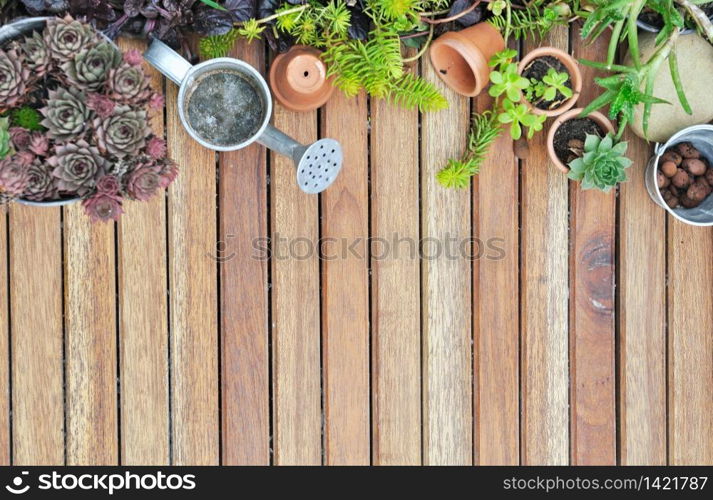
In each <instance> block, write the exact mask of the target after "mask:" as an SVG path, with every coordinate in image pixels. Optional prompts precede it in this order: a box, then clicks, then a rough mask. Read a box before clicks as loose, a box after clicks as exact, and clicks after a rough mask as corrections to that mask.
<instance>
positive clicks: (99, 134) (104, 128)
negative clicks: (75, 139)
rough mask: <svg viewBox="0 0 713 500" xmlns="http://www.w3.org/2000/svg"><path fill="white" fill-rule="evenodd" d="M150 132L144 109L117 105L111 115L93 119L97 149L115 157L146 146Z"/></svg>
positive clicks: (132, 152) (129, 154)
mask: <svg viewBox="0 0 713 500" xmlns="http://www.w3.org/2000/svg"><path fill="white" fill-rule="evenodd" d="M150 134H151V129H150V128H149V126H148V118H147V114H146V111H144V110H136V109H133V108H131V107H129V106H117V107H116V109H114V113H113V114H112V115H111V116H109V117H107V118H101V117H97V118H95V119H94V135H95V138H96V141H97V145H98V146H99V149H100V150H101V151H102V152H103V153H109V154H112V155H114V156H116V157H117V158H124V157H126V156H134V155H136V154H138V153H139V151H140V150H141V149H143V148H144V146H146V139H147V138H148V136H149V135H150Z"/></svg>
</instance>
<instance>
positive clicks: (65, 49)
mask: <svg viewBox="0 0 713 500" xmlns="http://www.w3.org/2000/svg"><path fill="white" fill-rule="evenodd" d="M43 39H44V41H45V45H46V46H47V49H48V50H49V51H50V53H51V54H52V57H53V58H54V59H56V60H58V61H62V62H64V61H69V60H71V59H72V58H74V56H75V55H76V54H77V53H78V52H80V51H81V50H82V49H84V48H85V47H86V46H87V45H88V44H90V43H91V42H93V41H95V40H96V39H97V34H96V32H95V31H94V29H93V28H92V27H91V26H90V25H88V24H86V23H83V22H80V21H76V20H74V19H72V18H71V17H70V16H65V17H64V18H56V19H50V20H49V21H47V26H46V27H45V30H44V33H43Z"/></svg>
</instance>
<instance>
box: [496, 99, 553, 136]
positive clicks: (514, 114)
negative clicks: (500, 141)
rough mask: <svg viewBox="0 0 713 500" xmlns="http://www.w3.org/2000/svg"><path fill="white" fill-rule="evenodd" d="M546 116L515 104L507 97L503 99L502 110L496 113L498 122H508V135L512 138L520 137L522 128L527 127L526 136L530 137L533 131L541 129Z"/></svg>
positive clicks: (533, 133)
mask: <svg viewBox="0 0 713 500" xmlns="http://www.w3.org/2000/svg"><path fill="white" fill-rule="evenodd" d="M546 119H547V116H545V115H536V114H534V113H531V112H530V108H528V107H527V106H526V105H524V104H515V103H513V102H512V101H510V100H509V99H505V100H504V101H503V111H502V112H501V113H500V114H499V115H498V121H499V122H500V123H509V124H510V136H511V137H512V138H513V139H514V140H518V139H519V138H520V137H522V128H523V127H525V128H527V138H528V139H532V137H533V136H534V135H535V132H539V131H540V130H542V126H543V125H544V123H545V120H546Z"/></svg>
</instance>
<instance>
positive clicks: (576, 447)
mask: <svg viewBox="0 0 713 500" xmlns="http://www.w3.org/2000/svg"><path fill="white" fill-rule="evenodd" d="M573 40H574V47H573V54H574V57H575V58H585V59H596V58H597V57H598V56H599V55H600V54H603V53H605V52H606V48H607V46H608V44H609V35H608V34H605V35H602V36H600V37H599V38H597V40H596V41H595V42H593V43H585V42H584V41H582V39H581V37H580V36H579V33H578V32H577V33H575V36H574V37H573ZM581 71H582V80H583V83H584V85H583V88H582V95H581V97H580V100H581V103H580V105H582V106H584V105H586V104H587V103H589V102H591V101H592V100H593V99H594V98H595V97H596V96H597V95H599V94H600V93H601V89H600V88H599V87H597V86H596V84H595V83H594V78H595V77H598V76H602V75H601V74H600V73H599V72H596V71H595V70H594V69H593V68H590V67H589V66H581ZM570 193H571V194H570V199H571V214H572V222H571V233H570V234H571V254H570V293H571V296H570V382H571V383H570V387H571V395H570V410H571V414H572V415H571V427H572V431H571V432H572V439H571V449H572V451H571V457H572V463H573V464H576V465H613V464H616V405H615V399H616V396H615V387H614V385H615V378H616V377H615V372H614V369H615V360H614V258H615V248H614V233H615V224H616V190H611V191H610V192H609V193H608V194H605V193H602V192H601V191H598V190H594V189H590V190H586V191H585V190H582V189H581V187H580V186H579V184H578V183H572V184H571V191H570Z"/></svg>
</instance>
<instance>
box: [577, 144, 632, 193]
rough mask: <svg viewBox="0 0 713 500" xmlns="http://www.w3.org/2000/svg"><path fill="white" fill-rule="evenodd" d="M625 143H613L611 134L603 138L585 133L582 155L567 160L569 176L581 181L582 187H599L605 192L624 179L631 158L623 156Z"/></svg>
mask: <svg viewBox="0 0 713 500" xmlns="http://www.w3.org/2000/svg"><path fill="white" fill-rule="evenodd" d="M626 148H627V143H626V142H619V143H615V141H614V138H613V137H612V136H611V134H607V135H606V136H605V137H604V138H601V137H599V136H598V135H593V134H587V138H586V140H585V141H584V154H583V156H582V157H580V158H577V159H575V160H572V161H571V162H569V168H570V170H569V178H570V179H572V180H575V181H580V182H581V183H582V189H592V188H597V189H601V190H602V191H604V192H605V193H606V192H607V191H609V190H610V189H611V188H612V187H614V186H616V185H617V184H618V183H620V182H623V181H625V180H626V169H627V168H629V166H631V163H632V162H631V160H630V159H628V158H626V157H625V156H624V153H626Z"/></svg>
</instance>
